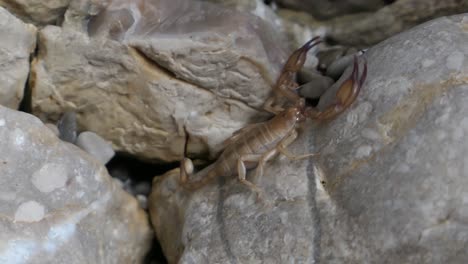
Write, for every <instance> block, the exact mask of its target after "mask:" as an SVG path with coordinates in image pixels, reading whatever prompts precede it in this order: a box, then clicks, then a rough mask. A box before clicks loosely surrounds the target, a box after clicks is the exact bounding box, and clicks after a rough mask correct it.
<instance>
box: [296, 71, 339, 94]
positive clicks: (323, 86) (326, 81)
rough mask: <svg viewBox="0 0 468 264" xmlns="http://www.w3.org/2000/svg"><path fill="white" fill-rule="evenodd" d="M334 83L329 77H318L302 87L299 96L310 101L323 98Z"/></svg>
mask: <svg viewBox="0 0 468 264" xmlns="http://www.w3.org/2000/svg"><path fill="white" fill-rule="evenodd" d="M333 83H334V80H333V79H332V78H330V77H327V76H318V77H317V78H316V79H313V80H311V81H309V82H307V83H305V84H303V85H301V86H300V88H299V89H298V90H299V95H300V96H302V97H305V98H309V99H316V98H319V97H320V96H322V95H323V94H324V93H325V91H326V90H327V89H328V88H330V86H332V85H333Z"/></svg>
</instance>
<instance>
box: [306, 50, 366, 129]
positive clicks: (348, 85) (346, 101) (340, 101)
mask: <svg viewBox="0 0 468 264" xmlns="http://www.w3.org/2000/svg"><path fill="white" fill-rule="evenodd" d="M363 61H364V63H363V64H364V67H363V70H362V74H361V77H360V78H359V71H360V70H359V63H358V58H357V56H355V57H354V62H353V72H352V73H351V76H350V77H349V78H348V79H347V80H346V81H345V82H344V83H343V84H342V85H341V87H340V88H339V89H338V91H337V92H336V101H335V103H333V104H331V105H330V106H328V107H327V108H326V109H325V110H323V111H318V110H317V109H315V108H308V109H307V110H306V115H307V116H309V117H311V118H313V119H318V120H327V119H331V118H333V117H335V116H337V115H339V114H340V113H342V112H343V111H344V110H346V108H348V107H349V106H350V105H351V104H352V103H353V102H354V101H355V100H356V98H357V96H358V94H359V91H360V90H361V87H362V85H363V84H364V81H365V80H366V77H367V61H366V59H365V58H363Z"/></svg>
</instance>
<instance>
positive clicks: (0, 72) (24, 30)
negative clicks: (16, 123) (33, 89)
mask: <svg viewBox="0 0 468 264" xmlns="http://www.w3.org/2000/svg"><path fill="white" fill-rule="evenodd" d="M0 38H1V40H2V41H0V104H1V105H4V106H7V107H10V108H14V109H17V108H18V107H19V104H20V102H21V100H22V99H23V93H24V86H25V83H26V79H27V78H28V74H29V56H30V54H31V53H32V52H33V51H34V49H35V47H36V28H35V27H34V26H32V25H28V24H24V23H23V22H21V20H19V19H17V18H16V17H14V16H13V15H12V14H10V13H8V11H7V10H5V9H3V8H1V7H0Z"/></svg>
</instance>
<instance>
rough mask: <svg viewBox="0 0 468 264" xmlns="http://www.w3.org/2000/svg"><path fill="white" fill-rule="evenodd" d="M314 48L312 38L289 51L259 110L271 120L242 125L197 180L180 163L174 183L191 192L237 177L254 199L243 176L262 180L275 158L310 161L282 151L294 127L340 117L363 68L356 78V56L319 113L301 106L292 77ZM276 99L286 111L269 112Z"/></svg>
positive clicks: (361, 80)
mask: <svg viewBox="0 0 468 264" xmlns="http://www.w3.org/2000/svg"><path fill="white" fill-rule="evenodd" d="M318 43H320V40H319V38H318V37H316V38H313V39H311V40H309V41H308V42H307V43H305V44H304V45H303V46H302V47H300V48H299V49H297V50H295V51H294V52H293V53H292V54H291V56H290V57H289V58H288V60H287V61H286V64H285V65H284V67H283V69H282V71H281V73H280V76H279V78H278V80H277V82H276V85H275V86H274V89H273V92H274V93H275V94H274V96H272V97H271V98H269V99H268V100H267V101H266V102H265V105H264V108H265V110H267V111H269V112H272V113H274V114H275V116H274V117H273V118H272V119H270V120H268V121H266V122H262V123H257V124H250V125H247V126H246V127H244V128H241V129H240V130H238V131H236V132H234V133H233V135H232V136H231V137H230V138H228V139H227V140H226V141H225V142H224V146H225V148H224V151H223V152H222V153H221V155H220V156H219V158H218V159H217V160H216V161H215V162H214V163H212V164H211V165H209V166H208V167H206V168H204V169H203V170H201V171H200V172H198V174H197V175H196V176H197V179H198V180H194V181H189V177H190V178H191V177H192V176H193V171H194V166H193V163H192V161H191V160H190V159H189V158H184V159H183V160H182V162H181V165H180V179H179V183H180V184H181V185H182V186H183V187H184V188H185V189H187V190H196V189H199V188H201V187H203V186H204V185H206V184H207V183H209V182H210V181H211V180H212V179H213V178H215V177H218V176H224V177H229V176H235V175H236V173H237V176H238V179H239V181H240V182H241V183H242V184H244V185H246V186H247V187H249V188H250V189H251V190H253V191H255V192H256V193H257V195H258V198H259V197H260V196H261V194H262V191H261V190H260V189H259V188H258V187H257V186H256V185H255V184H254V183H252V182H250V181H248V180H247V179H246V172H247V170H249V169H253V168H255V167H256V172H255V177H261V176H263V169H264V167H265V164H266V162H267V161H269V160H270V159H272V158H273V157H274V156H276V155H277V154H278V153H281V154H283V155H284V156H286V157H287V158H288V159H290V160H300V159H304V158H307V157H310V156H313V155H315V153H309V154H302V155H295V154H292V153H291V152H289V151H288V150H287V147H288V145H290V144H291V143H292V142H294V140H295V139H296V138H297V136H298V131H297V129H298V126H299V124H301V123H302V122H304V121H305V120H306V119H307V118H311V119H315V120H329V119H331V118H333V117H335V116H337V115H338V114H340V113H342V112H343V111H344V110H345V109H346V108H347V107H349V106H350V105H351V104H352V103H353V102H354V101H355V99H356V97H357V95H358V93H359V91H360V88H361V86H362V84H363V83H364V81H365V79H366V74H367V63H366V61H364V68H363V70H362V74H361V77H360V78H359V64H358V59H357V56H355V57H354V63H353V71H352V73H351V75H350V77H349V78H348V79H347V80H346V81H345V82H343V84H342V85H341V86H340V87H339V89H338V91H337V92H336V99H335V102H334V103H332V104H331V105H329V106H328V107H327V108H325V109H324V110H323V111H320V110H318V109H316V108H314V107H311V106H306V101H305V99H304V98H302V97H300V96H299V95H298V94H297V93H296V90H297V89H298V88H299V85H298V84H297V83H296V82H295V80H294V77H295V74H296V73H297V72H298V71H299V70H300V69H301V68H302V67H303V65H304V63H305V60H306V56H307V52H308V51H309V50H310V49H311V48H312V47H314V46H315V45H317V44H318ZM275 95H276V96H275ZM279 99H283V100H284V99H286V100H287V101H289V103H290V105H289V106H287V107H285V108H283V107H278V106H276V107H273V106H272V104H273V103H274V102H275V101H277V100H279Z"/></svg>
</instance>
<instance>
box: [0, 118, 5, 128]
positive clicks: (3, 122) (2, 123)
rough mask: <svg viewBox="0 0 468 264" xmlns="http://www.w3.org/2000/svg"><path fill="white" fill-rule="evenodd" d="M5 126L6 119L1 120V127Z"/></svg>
mask: <svg viewBox="0 0 468 264" xmlns="http://www.w3.org/2000/svg"><path fill="white" fill-rule="evenodd" d="M4 125H5V119H0V127H2V126H4Z"/></svg>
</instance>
